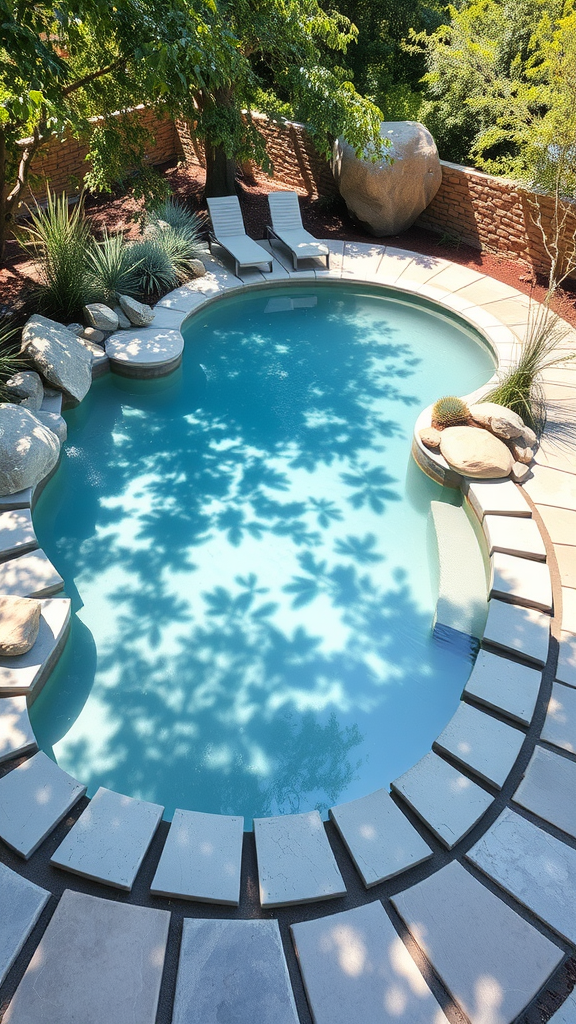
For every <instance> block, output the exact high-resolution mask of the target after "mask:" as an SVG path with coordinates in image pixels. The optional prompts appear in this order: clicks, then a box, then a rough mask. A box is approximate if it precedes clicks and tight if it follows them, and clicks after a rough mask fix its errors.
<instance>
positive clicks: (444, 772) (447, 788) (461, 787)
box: [392, 752, 492, 850]
mask: <svg viewBox="0 0 576 1024" xmlns="http://www.w3.org/2000/svg"><path fill="white" fill-rule="evenodd" d="M392 788H393V790H394V791H395V792H396V793H398V795H399V796H401V797H402V799H403V800H405V801H406V803H407V804H408V806H409V807H411V808H412V810H413V811H414V812H415V814H417V815H418V817H419V818H421V819H422V821H424V822H425V823H426V825H427V826H428V828H429V829H430V831H431V832H432V833H433V834H434V835H435V836H436V837H437V839H439V840H440V841H441V842H442V843H444V845H445V846H447V847H448V849H449V850H451V849H452V847H453V846H455V845H456V843H457V842H459V840H460V839H462V838H463V837H464V836H465V835H467V833H468V832H469V831H470V829H471V828H474V825H475V824H476V822H477V821H480V818H481V817H482V815H483V814H484V813H485V811H487V810H488V808H489V806H490V804H491V803H492V797H491V796H490V794H489V793H486V792H485V791H484V790H483V789H480V786H477V785H476V783H474V782H472V780H471V779H468V778H467V777H466V776H465V775H462V773H461V772H459V771H457V769H456V768H453V767H452V765H450V764H448V762H447V761H444V760H443V759H442V758H441V757H438V755H437V754H434V753H432V752H430V753H429V754H426V755H425V756H424V757H423V758H421V760H420V761H417V762H416V764H415V765H414V766H413V767H412V768H410V769H409V770H408V771H407V772H404V775H400V776H399V778H397V779H395V780H394V782H393V783H392Z"/></svg>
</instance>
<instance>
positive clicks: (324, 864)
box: [254, 811, 346, 907]
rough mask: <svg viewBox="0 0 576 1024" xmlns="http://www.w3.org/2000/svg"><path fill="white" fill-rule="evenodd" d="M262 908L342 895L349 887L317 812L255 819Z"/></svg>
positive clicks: (309, 901)
mask: <svg viewBox="0 0 576 1024" xmlns="http://www.w3.org/2000/svg"><path fill="white" fill-rule="evenodd" d="M254 835H255V839H256V855H257V858H258V880H259V883H260V902H261V904H262V906H263V907H285V906H289V905H290V904H293V903H311V902H313V901H315V900H325V899H330V898H332V897H334V896H343V895H344V894H345V892H346V886H345V885H344V881H343V879H342V876H341V874H340V871H339V870H338V865H337V863H336V859H335V857H334V854H333V853H332V849H331V847H330V843H329V842H328V837H327V835H326V831H325V829H324V825H323V823H322V819H321V817H320V815H319V814H318V811H308V812H306V813H305V814H284V815H280V816H279V817H277V818H255V819H254Z"/></svg>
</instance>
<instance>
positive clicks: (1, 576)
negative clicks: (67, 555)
mask: <svg viewBox="0 0 576 1024" xmlns="http://www.w3.org/2000/svg"><path fill="white" fill-rule="evenodd" d="M63 586H64V580H63V579H62V577H61V576H60V574H59V573H58V572H56V569H55V568H54V566H53V565H52V562H51V561H50V559H49V558H47V556H46V555H45V554H44V552H43V551H28V552H27V553H26V554H23V555H18V556H17V557H16V558H11V559H10V560H9V561H8V562H2V563H0V593H2V594H15V595H17V596H18V597H48V596H49V595H50V594H56V593H57V592H58V591H59V590H62V587H63Z"/></svg>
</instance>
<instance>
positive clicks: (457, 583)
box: [430, 501, 486, 639]
mask: <svg viewBox="0 0 576 1024" xmlns="http://www.w3.org/2000/svg"><path fill="white" fill-rule="evenodd" d="M430 504H431V508H430V514H431V517H432V522H433V524H434V530H435V534H436V545H437V548H438V563H439V567H440V573H439V583H438V600H437V602H436V612H435V615H434V631H436V628H437V627H447V628H448V629H453V630H456V631H457V632H458V633H463V634H464V636H466V637H476V638H477V639H480V638H481V637H482V633H483V630H484V623H485V620H486V571H485V568H484V559H483V557H482V551H481V549H480V546H479V544H478V540H477V537H476V534H475V532H474V527H473V526H472V523H471V522H470V519H469V518H468V516H467V514H466V512H465V511H464V509H463V508H459V507H458V506H457V505H449V504H448V503H447V502H445V501H432V502H431V503H430ZM463 564H465V565H466V572H465V573H463V572H462V565H463Z"/></svg>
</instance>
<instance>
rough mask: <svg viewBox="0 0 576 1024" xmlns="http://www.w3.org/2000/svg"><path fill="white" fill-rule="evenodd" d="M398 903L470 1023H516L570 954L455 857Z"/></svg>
mask: <svg viewBox="0 0 576 1024" xmlns="http://www.w3.org/2000/svg"><path fill="white" fill-rule="evenodd" d="M392 902H393V904H394V906H395V907H396V909H397V911H398V913H399V914H400V916H401V917H402V918H403V920H404V921H405V922H406V925H407V927H408V928H409V930H410V932H411V933H412V935H413V936H414V938H415V939H416V941H417V942H418V944H419V945H420V946H421V948H422V949H423V950H424V952H425V953H426V956H427V957H428V959H429V960H430V963H431V964H432V966H433V968H434V970H435V971H436V973H437V974H438V975H439V977H440V978H441V979H442V980H443V982H444V984H445V985H446V987H447V988H448V990H449V992H450V993H451V994H452V996H453V998H454V999H455V1001H456V1003H457V1004H458V1006H459V1007H460V1008H461V1009H462V1010H463V1012H464V1013H465V1014H467V1016H468V1019H469V1020H470V1022H471V1024H487V1022H490V1024H511V1022H512V1021H514V1020H515V1019H516V1017H517V1015H518V1014H519V1013H520V1012H521V1010H523V1009H524V1007H525V1006H527V1004H528V1003H529V1002H530V1001H531V1000H532V999H533V998H534V996H535V995H536V993H537V992H538V991H539V990H540V988H541V987H542V985H543V984H544V982H545V981H546V979H547V978H548V977H549V976H550V974H551V973H552V971H553V970H554V969H555V968H556V967H557V966H558V964H559V963H560V962H561V961H562V959H563V956H564V954H563V951H562V950H561V949H559V948H558V947H557V946H556V945H554V943H552V942H550V940H549V939H547V938H545V936H544V935H542V934H541V933H540V932H538V931H536V929H535V928H533V927H532V925H530V924H528V922H527V921H525V920H524V919H523V918H521V917H520V916H519V915H518V914H516V913H515V912H514V911H513V910H512V909H511V908H510V907H509V906H507V904H506V903H504V902H503V901H502V900H501V899H499V898H498V896H495V895H494V894H493V893H492V892H490V891H489V890H488V889H487V888H486V887H485V886H484V885H482V883H481V882H479V881H478V880H477V879H476V878H473V877H472V875H470V874H469V873H468V872H467V871H466V870H465V869H464V868H463V867H462V865H461V864H458V863H457V862H455V861H453V862H452V863H451V864H449V865H448V866H447V867H444V868H442V869H441V870H440V871H437V872H436V873H435V874H433V875H430V876H429V877H428V878H426V879H424V881H423V882H419V883H418V884H417V885H413V886H412V887H411V888H410V889H406V890H405V891H404V892H402V893H399V894H398V895H397V896H393V897H392Z"/></svg>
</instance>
